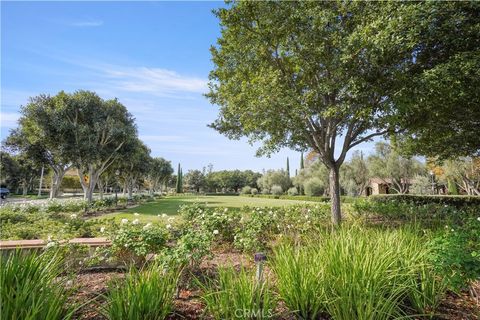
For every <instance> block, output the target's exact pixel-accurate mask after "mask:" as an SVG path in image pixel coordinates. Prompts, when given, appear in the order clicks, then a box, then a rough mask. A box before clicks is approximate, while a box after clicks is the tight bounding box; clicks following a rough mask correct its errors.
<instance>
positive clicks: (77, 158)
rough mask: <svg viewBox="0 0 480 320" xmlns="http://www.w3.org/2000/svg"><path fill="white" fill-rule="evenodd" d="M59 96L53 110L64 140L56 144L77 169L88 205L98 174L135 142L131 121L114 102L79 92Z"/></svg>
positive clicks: (121, 107) (120, 105) (89, 93)
mask: <svg viewBox="0 0 480 320" xmlns="http://www.w3.org/2000/svg"><path fill="white" fill-rule="evenodd" d="M59 95H62V101H61V103H59V104H58V106H57V108H59V109H60V112H61V113H62V114H63V116H64V119H63V121H62V122H61V123H60V131H61V134H62V136H66V137H67V139H64V140H62V141H59V144H60V145H61V146H62V147H63V148H65V149H66V150H67V154H68V157H69V159H71V161H72V163H73V164H74V165H75V167H76V168H77V169H78V175H79V177H80V181H81V183H82V188H83V190H84V194H85V199H86V200H87V201H89V202H90V201H92V200H93V191H94V189H95V187H96V185H97V182H98V179H99V177H100V175H101V174H102V173H103V172H104V171H105V170H107V168H108V167H109V166H110V165H112V163H113V162H114V161H115V160H117V159H118V158H120V157H121V156H122V154H125V153H126V152H128V148H127V147H126V146H128V145H129V142H130V141H133V140H135V139H137V138H136V136H137V129H136V126H135V124H134V118H133V117H132V115H131V114H130V113H129V112H128V111H127V109H126V108H125V106H124V105H122V104H121V103H120V102H119V101H118V100H117V99H112V100H103V99H102V98H100V97H99V96H98V95H97V94H96V93H94V92H90V91H83V90H80V91H77V92H75V93H73V94H67V93H63V92H62V93H60V94H59ZM130 144H131V143H130Z"/></svg>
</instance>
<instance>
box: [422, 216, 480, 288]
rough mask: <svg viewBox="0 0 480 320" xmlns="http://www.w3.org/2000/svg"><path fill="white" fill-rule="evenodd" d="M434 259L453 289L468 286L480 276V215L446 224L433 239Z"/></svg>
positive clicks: (433, 261) (435, 264)
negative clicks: (455, 223) (461, 222)
mask: <svg viewBox="0 0 480 320" xmlns="http://www.w3.org/2000/svg"><path fill="white" fill-rule="evenodd" d="M430 246H431V247H432V248H433V251H432V253H431V256H430V258H431V261H432V263H433V264H434V266H435V268H436V270H437V272H439V273H441V274H442V275H443V276H444V278H445V279H446V281H447V284H448V286H449V288H450V289H451V290H454V291H458V290H459V289H462V288H465V287H467V286H468V284H469V283H470V281H472V280H475V279H478V278H480V217H470V218H468V219H467V220H466V221H464V223H463V224H461V225H445V227H444V229H443V230H442V231H439V232H437V233H436V235H435V236H434V237H433V238H432V240H431V241H430Z"/></svg>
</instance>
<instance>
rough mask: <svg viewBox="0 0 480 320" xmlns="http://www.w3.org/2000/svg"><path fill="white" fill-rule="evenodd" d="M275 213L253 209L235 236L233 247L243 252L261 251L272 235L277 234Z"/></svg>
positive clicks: (243, 220)
mask: <svg viewBox="0 0 480 320" xmlns="http://www.w3.org/2000/svg"><path fill="white" fill-rule="evenodd" d="M276 218H278V216H277V213H276V211H275V212H274V211H273V210H268V211H265V210H264V209H260V208H254V209H253V210H252V211H251V213H250V214H249V216H248V218H244V219H242V226H241V227H240V228H239V229H238V232H237V233H236V235H235V237H234V238H235V241H234V245H235V247H236V248H238V249H241V250H243V251H254V250H260V249H263V248H264V247H265V246H266V245H267V243H268V241H269V240H271V237H272V235H273V234H276V233H278V228H277V224H276V221H277V219H276Z"/></svg>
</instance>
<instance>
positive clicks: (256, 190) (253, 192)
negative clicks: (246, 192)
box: [250, 188, 258, 195]
mask: <svg viewBox="0 0 480 320" xmlns="http://www.w3.org/2000/svg"><path fill="white" fill-rule="evenodd" d="M250 193H251V194H252V195H256V194H258V189H257V188H252V190H251V191H250Z"/></svg>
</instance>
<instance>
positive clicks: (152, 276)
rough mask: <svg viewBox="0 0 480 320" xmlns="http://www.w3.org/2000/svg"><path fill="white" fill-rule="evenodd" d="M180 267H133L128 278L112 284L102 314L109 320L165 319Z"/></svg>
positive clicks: (171, 304) (171, 308)
mask: <svg viewBox="0 0 480 320" xmlns="http://www.w3.org/2000/svg"><path fill="white" fill-rule="evenodd" d="M179 275H180V270H179V269H178V268H176V267H170V268H163V267H160V266H156V265H154V266H151V267H149V268H147V269H145V270H141V271H138V270H137V269H135V268H131V269H130V272H129V274H128V275H127V276H126V278H125V279H120V280H114V281H112V282H111V283H110V284H109V288H110V289H109V291H108V292H107V295H106V305H105V307H104V309H103V314H104V315H105V317H107V318H108V319H110V320H138V319H143V320H162V319H165V318H167V316H168V315H170V314H171V312H172V310H173V297H174V294H175V291H176V290H177V283H178V278H179Z"/></svg>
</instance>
